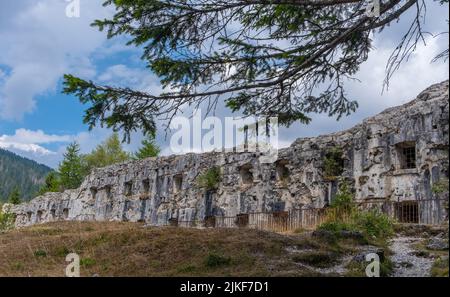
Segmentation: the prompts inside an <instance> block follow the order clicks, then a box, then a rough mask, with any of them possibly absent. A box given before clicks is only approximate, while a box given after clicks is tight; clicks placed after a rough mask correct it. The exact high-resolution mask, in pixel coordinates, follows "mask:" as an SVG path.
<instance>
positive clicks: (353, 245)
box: [0, 222, 448, 277]
mask: <svg viewBox="0 0 450 297" xmlns="http://www.w3.org/2000/svg"><path fill="white" fill-rule="evenodd" d="M405 232H406V233H405ZM396 233H397V236H395V238H393V239H392V242H394V243H393V244H389V245H386V244H387V243H386V242H384V243H383V242H380V241H378V240H375V241H370V242H368V241H366V239H364V238H361V237H360V236H359V235H358V232H349V233H346V234H347V235H346V236H345V237H343V236H340V237H336V236H335V235H332V233H329V232H326V231H316V232H311V231H307V230H297V232H294V233H289V234H288V233H284V234H278V233H272V232H266V231H259V230H255V229H246V228H232V229H226V228H206V229H190V228H177V227H143V225H142V224H138V223H125V222H103V223H102V222H54V223H48V224H44V225H37V226H32V227H26V228H21V229H16V230H10V231H7V232H4V233H2V232H0V255H2V257H0V277H1V276H56V277H61V276H64V271H65V267H66V265H67V264H68V263H67V262H66V261H65V259H66V256H67V255H68V254H69V253H77V254H78V255H79V257H80V273H81V276H94V275H95V276H101V277H105V276H365V269H366V265H367V263H366V262H365V261H364V259H365V256H366V255H367V253H373V252H376V253H377V254H379V255H380V257H382V258H381V261H382V264H381V267H380V270H381V275H382V276H387V275H393V276H397V275H410V276H425V275H430V273H431V276H447V277H448V245H447V249H446V250H445V249H444V250H435V249H434V250H429V249H428V248H427V247H425V245H426V244H427V243H428V242H429V241H430V240H432V239H433V238H434V236H435V235H437V234H444V233H446V234H448V227H442V228H441V227H439V228H438V227H436V226H435V227H430V226H425V225H422V226H416V227H415V228H413V226H410V225H407V226H400V225H398V226H397V227H396ZM410 236H413V237H414V239H416V241H414V242H412V243H410V241H411V237H410ZM418 239H420V240H419V241H417V240H418ZM402 240H408V241H407V242H404V243H405V244H401V245H400V246H398V243H401V241H402ZM389 242H391V241H389ZM447 242H448V237H447ZM398 249H400V250H398ZM405 251H407V252H406V253H405ZM405 261H406V262H408V263H412V264H411V265H409V264H408V263H407V264H408V265H407V266H405V265H404V264H405V263H406V262H405ZM425 262H426V263H425ZM433 262H434V264H433ZM425 264H426V265H425ZM432 264H433V267H432V268H431V265H432ZM425 266H426V267H425ZM430 268H431V272H430ZM404 273H406V274H404Z"/></svg>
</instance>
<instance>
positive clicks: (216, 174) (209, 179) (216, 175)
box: [197, 167, 222, 191]
mask: <svg viewBox="0 0 450 297" xmlns="http://www.w3.org/2000/svg"><path fill="white" fill-rule="evenodd" d="M221 178H222V177H221V173H220V168H219V167H212V168H210V169H208V170H207V171H206V172H205V173H203V174H201V175H199V176H198V177H197V185H198V186H199V187H200V188H203V189H205V190H208V191H211V190H215V189H217V188H218V187H219V183H220V181H221Z"/></svg>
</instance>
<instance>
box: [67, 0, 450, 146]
mask: <svg viewBox="0 0 450 297" xmlns="http://www.w3.org/2000/svg"><path fill="white" fill-rule="evenodd" d="M425 2H427V4H428V2H430V3H431V0H430V1H424V0H383V1H362V0H361V1H359V0H245V1H243V0H201V1H198V0H178V1H174V0H145V1H143V0H127V1H125V0H122V1H116V0H105V2H104V5H105V6H111V8H112V9H114V13H115V14H114V15H113V16H111V17H109V18H107V19H103V20H97V21H95V22H94V24H93V26H95V27H97V28H98V29H99V30H101V31H103V30H104V31H106V32H107V37H108V38H119V37H121V36H123V35H125V36H127V38H128V44H129V45H134V46H136V47H138V48H142V49H144V50H143V54H142V60H143V63H144V64H146V66H148V67H149V68H150V69H151V70H152V71H153V73H155V74H156V75H157V76H158V77H159V78H160V79H161V83H162V86H163V90H162V92H160V93H155V92H152V93H150V92H145V91H142V90H132V89H131V88H130V87H127V86H123V87H122V86H108V85H101V84H97V83H95V82H93V81H87V80H83V79H81V78H78V77H75V76H73V75H66V76H65V77H64V92H65V93H66V94H71V95H75V96H77V97H78V98H79V99H80V102H82V103H83V104H86V105H88V108H87V110H86V112H85V117H84V122H85V123H87V124H89V126H90V127H91V128H92V127H94V126H96V125H98V124H102V125H106V126H108V127H110V128H114V129H122V130H123V131H124V132H125V138H126V140H129V137H130V133H131V132H133V131H135V130H137V129H138V130H143V131H144V132H146V133H147V132H154V131H155V129H156V124H155V123H156V120H158V119H163V120H164V119H172V118H173V116H174V115H175V114H177V112H179V111H180V108H181V107H182V106H184V105H189V106H201V105H202V104H204V105H207V106H208V108H211V109H213V108H215V106H217V103H218V101H219V100H224V101H225V103H226V105H227V107H229V108H230V109H231V110H232V111H233V112H234V111H240V112H241V113H242V114H244V115H255V116H259V115H262V116H274V117H278V123H279V124H281V125H287V126H288V125H290V124H292V123H293V122H295V121H300V122H303V123H308V122H309V121H310V120H311V119H310V118H309V114H311V113H314V112H315V113H325V114H327V115H329V116H333V117H336V118H338V119H339V118H340V117H341V116H345V115H349V114H351V113H352V112H354V111H355V110H356V108H357V106H358V105H357V102H356V101H354V100H352V98H348V92H346V88H345V87H346V86H345V84H346V82H347V81H349V80H350V81H351V80H352V79H354V78H355V75H356V73H358V71H359V69H360V67H361V65H362V64H363V63H365V62H366V61H367V59H368V57H369V53H370V52H371V51H372V50H373V49H374V48H375V47H374V46H373V36H374V35H378V34H383V33H382V32H384V30H385V29H386V28H388V27H391V26H398V25H396V23H397V22H398V19H399V18H400V17H402V16H404V15H413V16H414V17H412V18H411V22H410V25H409V28H405V30H404V31H403V32H404V35H403V36H402V37H401V38H400V40H399V42H398V46H397V47H395V49H394V50H393V52H392V54H391V56H390V57H389V58H388V60H387V65H386V80H385V87H387V86H388V82H389V79H390V77H391V76H392V74H393V73H394V72H395V71H396V70H397V69H398V68H399V67H400V65H401V63H407V62H408V61H410V60H411V59H409V58H410V57H411V56H412V54H413V52H414V51H415V50H416V49H417V45H418V43H419V42H421V41H424V39H423V35H424V33H425V32H424V31H423V30H424V26H423V25H424V23H425V20H426V14H425V12H426V3H425ZM434 2H437V3H440V4H441V5H445V6H446V7H447V8H445V7H443V9H446V10H448V4H447V3H448V0H434ZM375 3H378V4H379V9H373V10H371V8H374V6H378V5H376V4H375ZM437 5H439V4H437ZM443 25H444V24H443ZM445 25H447V24H445ZM447 27H448V25H447ZM400 29H401V27H400ZM443 33H445V32H443ZM448 54H449V51H448V47H447V48H446V49H445V50H444V51H443V52H442V53H441V54H439V55H438V56H437V57H436V58H443V60H445V59H446V58H448Z"/></svg>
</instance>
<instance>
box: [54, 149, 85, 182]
mask: <svg viewBox="0 0 450 297" xmlns="http://www.w3.org/2000/svg"><path fill="white" fill-rule="evenodd" d="M59 175H60V183H61V187H62V188H63V189H76V188H78V187H79V186H80V185H81V183H82V182H83V179H84V177H85V167H84V164H83V158H82V156H81V154H80V146H79V144H78V143H77V142H73V143H71V144H69V146H67V149H66V153H65V154H64V160H63V161H62V162H61V163H60V165H59Z"/></svg>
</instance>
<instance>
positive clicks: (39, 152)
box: [0, 129, 74, 159]
mask: <svg viewBox="0 0 450 297" xmlns="http://www.w3.org/2000/svg"><path fill="white" fill-rule="evenodd" d="M72 139H74V137H73V136H70V135H48V134H45V133H44V132H43V131H41V130H37V131H32V130H26V129H18V130H16V132H15V134H14V135H1V136H0V147H1V148H3V149H7V150H11V151H14V152H16V153H18V154H19V155H24V156H26V157H31V158H33V159H36V158H41V157H44V156H49V155H57V152H53V151H51V150H49V149H47V148H45V147H43V146H42V144H52V143H66V142H70V141H72Z"/></svg>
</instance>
